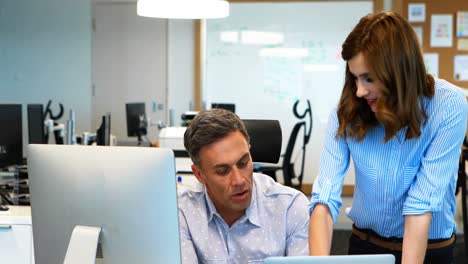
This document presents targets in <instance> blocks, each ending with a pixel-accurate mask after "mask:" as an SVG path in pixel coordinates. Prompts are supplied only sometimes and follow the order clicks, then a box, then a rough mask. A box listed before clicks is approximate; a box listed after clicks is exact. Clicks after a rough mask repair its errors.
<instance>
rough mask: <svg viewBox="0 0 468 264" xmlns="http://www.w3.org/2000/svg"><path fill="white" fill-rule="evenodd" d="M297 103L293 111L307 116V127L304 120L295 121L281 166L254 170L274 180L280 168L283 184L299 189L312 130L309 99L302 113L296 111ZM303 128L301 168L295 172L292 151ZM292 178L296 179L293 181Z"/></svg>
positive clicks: (301, 116) (297, 102)
mask: <svg viewBox="0 0 468 264" xmlns="http://www.w3.org/2000/svg"><path fill="white" fill-rule="evenodd" d="M298 105H299V101H296V102H295V103H294V106H293V113H294V115H295V116H296V117H297V118H299V119H304V118H305V117H306V116H307V115H308V116H309V127H308V128H307V122H306V121H300V122H298V123H296V124H295V125H294V127H293V129H292V131H291V134H290V136H289V140H288V144H287V146H286V151H285V153H284V155H283V162H282V165H281V166H278V165H265V166H260V167H257V168H255V169H254V170H255V171H256V172H260V173H264V174H266V175H269V176H271V177H272V178H273V179H274V180H275V181H277V178H276V172H277V171H279V170H281V171H282V172H283V179H284V185H286V186H290V187H293V188H296V189H301V187H302V179H303V177H304V165H305V164H304V163H305V153H306V145H307V143H308V142H309V139H310V134H311V132H312V110H311V107H310V101H309V100H307V108H306V110H305V111H304V113H303V114H299V113H298V112H297V107H298ZM301 129H303V138H302V146H301V152H302V158H301V168H300V172H299V173H298V174H296V171H295V169H294V168H295V160H293V157H292V156H293V153H294V147H295V146H296V142H297V139H298V136H299V132H300V131H301ZM293 179H297V180H296V181H294V182H293Z"/></svg>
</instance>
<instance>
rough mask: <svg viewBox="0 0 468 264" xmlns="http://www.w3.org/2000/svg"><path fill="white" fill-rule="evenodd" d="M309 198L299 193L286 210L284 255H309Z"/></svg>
mask: <svg viewBox="0 0 468 264" xmlns="http://www.w3.org/2000/svg"><path fill="white" fill-rule="evenodd" d="M308 207H309V200H308V199H307V197H306V196H305V195H304V194H302V193H300V194H298V195H297V196H296V197H295V199H294V200H293V202H292V204H291V205H290V207H289V208H288V212H287V214H288V215H287V222H286V225H287V226H286V230H287V234H286V236H287V238H286V256H308V255H309V233H308V232H309V230H308V229H309V210H308Z"/></svg>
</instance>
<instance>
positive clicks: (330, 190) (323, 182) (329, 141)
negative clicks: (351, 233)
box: [309, 111, 350, 222]
mask: <svg viewBox="0 0 468 264" xmlns="http://www.w3.org/2000/svg"><path fill="white" fill-rule="evenodd" d="M337 129H338V118H337V115H336V111H333V112H332V114H331V115H330V118H329V121H328V128H327V133H326V136H325V137H326V138H325V145H324V148H323V150H322V153H321V157H320V169H319V174H318V176H317V178H316V179H315V181H314V184H313V189H312V196H311V203H310V205H309V213H311V212H312V210H313V209H314V208H315V205H316V204H319V203H320V204H326V205H327V206H328V208H329V210H330V213H331V215H332V218H333V221H334V222H336V220H337V219H338V214H339V209H340V207H341V205H342V200H341V191H342V187H343V181H344V176H345V174H346V172H347V170H348V168H349V160H350V156H349V155H350V154H349V148H348V146H347V143H346V141H345V140H344V139H342V138H337V137H336V132H337Z"/></svg>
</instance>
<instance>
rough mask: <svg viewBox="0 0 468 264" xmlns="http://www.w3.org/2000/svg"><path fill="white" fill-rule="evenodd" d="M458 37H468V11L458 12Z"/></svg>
mask: <svg viewBox="0 0 468 264" xmlns="http://www.w3.org/2000/svg"><path fill="white" fill-rule="evenodd" d="M457 37H459V38H461V37H468V11H458V12H457Z"/></svg>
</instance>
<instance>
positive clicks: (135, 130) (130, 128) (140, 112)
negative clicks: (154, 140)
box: [125, 103, 147, 142]
mask: <svg viewBox="0 0 468 264" xmlns="http://www.w3.org/2000/svg"><path fill="white" fill-rule="evenodd" d="M145 109H146V108H145V103H127V104H126V105H125V110H126V114H127V136H128V137H138V142H141V141H142V140H141V137H142V136H146V133H147V121H146V110H145Z"/></svg>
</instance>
